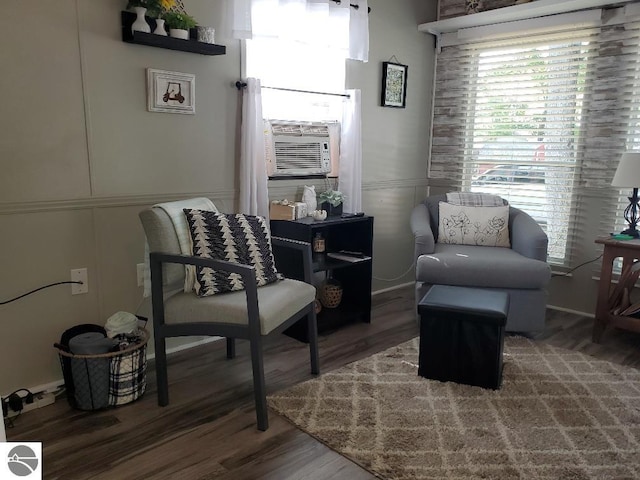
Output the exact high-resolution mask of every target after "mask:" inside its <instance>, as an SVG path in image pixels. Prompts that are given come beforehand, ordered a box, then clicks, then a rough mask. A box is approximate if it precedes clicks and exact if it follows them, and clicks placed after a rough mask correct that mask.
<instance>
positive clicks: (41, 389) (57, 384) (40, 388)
mask: <svg viewBox="0 0 640 480" xmlns="http://www.w3.org/2000/svg"><path fill="white" fill-rule="evenodd" d="M222 338H223V337H207V338H203V339H202V340H198V341H196V342H190V343H185V344H184V345H178V346H177V347H172V348H167V355H170V354H172V353H176V352H181V351H182V350H188V349H190V348H194V347H199V346H200V345H205V344H207V343H211V342H217V341H218V340H222ZM154 358H156V355H155V353H151V354H148V355H147V360H153V359H154ZM63 386H64V379H62V378H61V379H59V380H54V381H53V382H49V383H44V384H42V385H36V386H35V387H26V388H27V389H28V390H29V391H30V392H31V393H33V394H34V395H35V394H38V393H49V392H52V393H53V392H57V391H58V390H60V388H62V387H63ZM10 393H11V392H6V393H5V394H3V395H2V398H5V397H6V396H7V395H9V394H10Z"/></svg>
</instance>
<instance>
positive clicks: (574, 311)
mask: <svg viewBox="0 0 640 480" xmlns="http://www.w3.org/2000/svg"><path fill="white" fill-rule="evenodd" d="M547 308H548V309H549V310H557V311H558V312H566V313H574V314H576V315H582V316H583V317H589V318H595V314H593V313H587V312H580V311H578V310H573V309H571V308H564V307H556V306H555V305H547Z"/></svg>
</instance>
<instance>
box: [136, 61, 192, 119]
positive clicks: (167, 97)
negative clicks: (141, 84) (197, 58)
mask: <svg viewBox="0 0 640 480" xmlns="http://www.w3.org/2000/svg"><path fill="white" fill-rule="evenodd" d="M195 80H196V79H195V75H193V74H192V73H181V72H169V71H166V70H156V69H154V68H147V110H148V111H150V112H161V113H180V114H187V115H194V114H195V113H196V105H195V93H196V92H195Z"/></svg>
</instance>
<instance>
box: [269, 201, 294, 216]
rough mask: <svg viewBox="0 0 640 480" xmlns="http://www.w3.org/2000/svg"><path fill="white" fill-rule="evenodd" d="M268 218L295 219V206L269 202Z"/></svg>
mask: <svg viewBox="0 0 640 480" xmlns="http://www.w3.org/2000/svg"><path fill="white" fill-rule="evenodd" d="M269 218H270V219H271V220H295V219H296V207H295V205H291V204H289V205H282V204H279V203H274V202H271V206H270V208H269Z"/></svg>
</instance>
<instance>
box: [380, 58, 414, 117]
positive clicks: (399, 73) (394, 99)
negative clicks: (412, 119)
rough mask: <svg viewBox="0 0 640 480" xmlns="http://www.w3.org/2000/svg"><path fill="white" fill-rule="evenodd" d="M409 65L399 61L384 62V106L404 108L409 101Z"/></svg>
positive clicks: (382, 99) (381, 103)
mask: <svg viewBox="0 0 640 480" xmlns="http://www.w3.org/2000/svg"><path fill="white" fill-rule="evenodd" d="M408 68H409V67H407V66H406V65H401V64H399V63H391V62H382V96H381V100H380V105H382V106H383V107H396V108H404V107H405V106H406V102H407V69H408Z"/></svg>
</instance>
